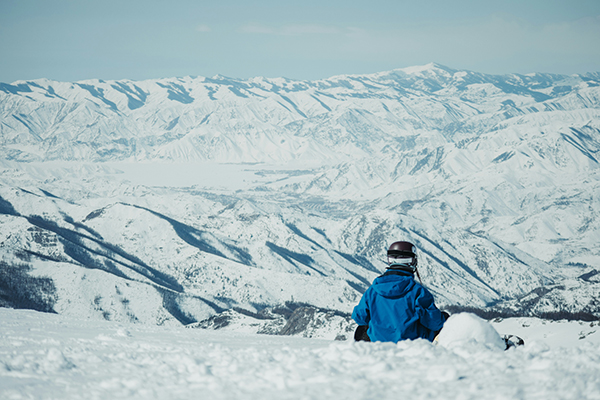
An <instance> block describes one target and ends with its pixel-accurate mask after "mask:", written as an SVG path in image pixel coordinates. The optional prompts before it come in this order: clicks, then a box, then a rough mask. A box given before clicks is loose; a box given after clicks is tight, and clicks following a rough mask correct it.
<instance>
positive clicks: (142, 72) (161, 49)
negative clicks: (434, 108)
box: [0, 0, 600, 82]
mask: <svg viewBox="0 0 600 400" xmlns="http://www.w3.org/2000/svg"><path fill="white" fill-rule="evenodd" d="M429 62H437V63H440V64H444V65H446V66H449V67H452V68H456V69H468V70H472V71H477V72H484V73H493V74H504V73H512V72H518V73H528V72H552V73H563V74H573V73H584V72H591V71H600V0H569V1H562V0H530V1H527V0H515V1H512V0H508V1H507V0H496V1H486V0H458V1H451V0H420V1H419V0H412V1H403V0H395V1H383V0H369V1H367V0H362V1H354V0H336V1H326V0H320V1H313V0H304V1H285V0H279V1H267V0H261V1H241V0H221V1H192V0H170V1H152V0H118V1H113V0H108V1H103V0H95V1H91V0H0V82H13V81H15V80H29V79H36V78H49V79H55V80H62V81H77V80H83V79H91V78H99V79H106V80H110V79H133V80H142V79H151V78H165V77H175V76H186V75H192V76H197V75H200V76H213V75H216V74H222V75H226V76H230V77H235V78H249V77H253V76H265V77H280V76H283V77H287V78H291V79H310V80H312V79H321V78H327V77H330V76H333V75H339V74H362V73H372V72H379V71H387V70H391V69H394V68H403V67H408V66H413V65H422V64H426V63H429Z"/></svg>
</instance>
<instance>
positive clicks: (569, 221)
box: [0, 64, 600, 329]
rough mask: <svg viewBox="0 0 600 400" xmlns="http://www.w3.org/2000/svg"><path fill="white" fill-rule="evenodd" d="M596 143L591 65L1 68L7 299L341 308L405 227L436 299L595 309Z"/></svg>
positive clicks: (152, 310)
mask: <svg viewBox="0 0 600 400" xmlns="http://www.w3.org/2000/svg"><path fill="white" fill-rule="evenodd" d="M599 162H600V73H589V74H585V75H573V76H564V75H552V74H528V75H518V74H512V75H503V76H496V75H486V74H481V73H475V72H470V71H458V70H453V69H451V68H447V67H444V66H441V65H437V64H428V65H425V66H418V67H411V68H405V69H398V70H393V71H389V72H382V73H377V74H371V75H346V76H336V77H332V78H329V79H325V80H319V81H293V80H289V79H284V78H278V79H267V78H254V79H249V80H240V79H232V78H226V77H223V76H216V77H213V78H203V77H196V78H194V77H186V78H173V79H157V80H148V81H140V82H134V81H127V80H123V81H98V80H94V81H82V82H75V83H65V82H55V81H50V80H44V79H41V80H35V81H18V82H14V83H11V84H5V83H2V84H0V168H1V175H0V226H1V229H0V253H1V257H2V258H1V262H2V268H3V269H2V271H3V272H2V273H3V275H2V276H3V277H2V278H0V279H3V281H0V283H1V282H4V283H3V285H4V286H3V291H4V294H2V293H0V302H2V301H4V304H6V305H9V306H10V305H12V306H18V305H19V304H25V303H27V302H29V303H31V304H37V305H38V308H44V307H46V309H52V310H54V311H56V312H59V313H64V314H71V315H76V316H81V317H89V318H106V319H112V320H126V321H139V322H144V323H158V324H162V323H169V322H173V323H186V324H187V323H192V322H199V323H200V322H201V321H204V322H202V323H200V325H203V326H205V327H206V326H215V324H214V319H212V320H209V319H210V318H214V317H215V315H218V314H221V313H225V314H223V316H224V318H225V317H227V318H229V319H230V320H242V319H244V318H246V317H251V318H256V319H258V320H261V318H262V321H272V323H271V325H273V326H280V325H282V324H284V322H282V321H281V320H280V318H279V317H278V316H281V315H285V316H286V317H289V314H290V313H291V312H292V311H294V310H296V309H302V310H303V312H304V313H306V312H307V310H311V308H307V307H305V306H307V305H309V306H313V307H314V309H317V310H320V311H318V312H317V314H319V313H320V314H319V315H321V317H322V316H323V315H334V314H335V315H336V318H337V316H339V315H342V314H343V313H348V312H350V311H351V309H352V307H353V306H354V305H355V304H356V303H357V302H358V299H359V298H360V295H361V292H362V291H363V290H364V289H365V288H366V287H368V285H369V284H370V282H371V281H372V280H373V279H374V278H375V277H376V276H378V274H380V273H381V272H382V271H383V270H384V269H385V250H386V248H387V246H388V245H389V244H390V243H391V242H393V241H395V240H409V241H413V242H414V243H415V244H416V245H417V246H418V248H419V252H420V254H419V257H420V266H421V267H420V272H421V276H422V278H423V281H424V283H425V284H426V285H427V286H428V287H429V288H430V289H431V290H432V291H433V292H434V294H435V296H436V299H437V301H438V303H439V304H440V305H441V306H442V307H443V306H449V305H461V306H467V307H476V308H488V309H490V308H491V309H495V310H504V311H506V310H512V311H514V312H516V313H520V314H526V315H532V314H533V315H539V314H541V313H558V312H571V313H587V314H591V315H596V316H600V303H598V301H597V299H598V298H599V297H600V283H599V280H598V279H599V278H600V274H599V272H600V249H599V248H598V246H597V244H598V243H600V228H598V222H599V219H600V199H599V194H600V172H599ZM8 277H12V278H10V279H9V278H8ZM14 277H19V279H15V278H14ZM7 282H8V283H7ZM24 287H27V288H28V289H27V290H23V289H22V288H24ZM11 290H12V292H11ZM24 292H26V293H29V295H28V296H29V297H27V296H25V295H22V296H21V297H18V296H17V294H19V293H21V294H22V293H24ZM7 293H8V294H7ZM11 293H12V294H11ZM15 299H17V300H18V301H17V300H15ZM29 303H27V304H29ZM303 306H304V307H303ZM282 309H283V310H284V311H281V310H282ZM236 310H237V311H236ZM277 310H280V312H279V314H277V312H276V311H277ZM332 312H333V313H334V314H331V313H332ZM236 313H237V314H236ZM261 313H262V314H261ZM309 313H310V312H309ZM328 313H329V314H328ZM336 313H337V314H336ZM340 313H341V314H340ZM233 314H236V315H237V317H236V315H233ZM238 317H239V318H238ZM242 317H243V318H242ZM332 318H333V317H332ZM340 318H342V317H340ZM210 321H212V322H210ZM336 321H337V320H336ZM335 323H336V324H337V323H339V321H337V322H335ZM211 324H212V325H211ZM265 324H266V325H268V326H270V325H269V323H261V324H259V325H260V329H265V326H266V325H265ZM277 324H279V325H277ZM340 326H341V325H340ZM257 329H258V328H257Z"/></svg>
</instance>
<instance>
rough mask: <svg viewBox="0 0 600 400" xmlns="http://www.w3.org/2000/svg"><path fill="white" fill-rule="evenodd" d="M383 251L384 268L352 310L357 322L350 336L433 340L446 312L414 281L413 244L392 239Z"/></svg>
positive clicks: (375, 338) (373, 338)
mask: <svg viewBox="0 0 600 400" xmlns="http://www.w3.org/2000/svg"><path fill="white" fill-rule="evenodd" d="M387 254H388V265H389V266H388V268H387V271H386V272H385V273H384V274H383V275H381V276H380V277H378V278H376V279H375V280H374V281H373V284H372V285H371V286H370V287H369V288H368V289H367V291H366V292H365V293H364V294H363V296H362V298H361V299H360V302H359V303H358V305H357V306H356V307H354V310H353V312H352V319H354V321H356V323H357V324H358V325H359V326H358V328H357V329H356V332H355V334H354V339H355V340H357V341H359V340H366V341H373V342H394V343H397V342H398V341H400V340H406V339H411V340H412V339H418V338H423V339H427V340H429V341H433V339H434V338H435V336H436V335H437V333H438V332H439V331H440V330H441V329H442V326H443V325H444V322H445V321H446V319H447V317H448V314H447V313H443V312H442V311H440V310H439V309H438V308H437V307H436V306H435V304H434V301H433V296H432V295H431V293H430V292H429V291H428V290H427V289H426V288H425V287H424V286H423V285H421V284H420V283H417V282H416V281H415V278H414V274H415V273H417V276H418V274H419V273H418V271H417V248H416V247H415V246H414V245H413V244H412V243H409V242H394V243H392V245H391V246H390V248H389V249H388V252H387ZM420 280H421V279H420V277H419V281H420Z"/></svg>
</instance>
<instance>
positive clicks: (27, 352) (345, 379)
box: [0, 308, 600, 400]
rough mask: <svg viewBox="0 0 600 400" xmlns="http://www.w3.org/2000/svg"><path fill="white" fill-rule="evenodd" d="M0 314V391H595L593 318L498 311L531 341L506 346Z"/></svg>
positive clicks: (590, 394) (303, 395)
mask: <svg viewBox="0 0 600 400" xmlns="http://www.w3.org/2000/svg"><path fill="white" fill-rule="evenodd" d="M459 316H460V315H459ZM0 321H2V322H1V323H0V398H1V399H119V398H127V399H195V398H198V399H264V400H268V399H403V398H406V399H598V398H600V333H596V330H597V329H598V327H599V325H598V324H597V323H583V322H569V323H567V322H552V323H550V322H545V321H541V320H536V319H531V318H529V319H510V320H505V321H502V322H500V323H498V324H495V326H496V328H497V329H498V330H499V331H500V333H503V332H502V329H503V328H506V327H510V328H511V329H514V330H513V331H511V332H510V333H515V334H518V335H519V336H521V337H522V338H523V339H525V341H526V344H525V346H522V347H518V348H513V349H509V350H508V351H503V350H501V349H499V348H497V347H495V346H494V345H491V344H490V343H486V342H485V340H487V338H488V337H486V336H484V340H483V341H480V342H477V341H473V340H470V341H469V340H467V341H463V342H457V341H454V342H452V343H449V344H447V345H443V344H439V345H435V344H432V343H429V342H427V341H424V340H416V341H406V342H400V343H398V344H391V343H365V342H360V343H355V342H353V341H346V342H336V341H330V340H322V339H304V338H297V337H283V336H267V335H249V334H241V333H235V332H218V331H206V330H198V329H186V328H183V327H158V326H150V325H143V324H128V325H123V324H120V323H115V322H108V321H91V320H86V321H81V320H76V319H72V318H69V317H65V316H61V315H55V314H44V313H38V312H35V311H29V310H14V309H6V308H0ZM462 324H463V328H472V329H470V330H471V331H475V330H477V329H480V328H481V326H480V324H479V323H478V322H477V320H476V319H473V318H463V320H462ZM467 330H469V329H467ZM492 336H493V335H492ZM545 337H548V338H549V340H546V339H545ZM557 343H558V345H557Z"/></svg>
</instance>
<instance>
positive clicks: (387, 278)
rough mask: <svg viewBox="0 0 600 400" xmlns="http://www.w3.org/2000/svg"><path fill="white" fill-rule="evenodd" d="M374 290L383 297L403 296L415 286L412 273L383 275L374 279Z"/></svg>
mask: <svg viewBox="0 0 600 400" xmlns="http://www.w3.org/2000/svg"><path fill="white" fill-rule="evenodd" d="M372 286H373V290H375V291H376V292H377V293H378V294H380V295H381V296H383V297H401V296H404V295H406V293H408V292H410V291H411V289H412V288H413V287H414V286H415V280H414V277H413V276H412V274H410V273H407V274H406V275H404V274H402V275H400V274H390V275H385V274H384V275H382V276H380V277H379V278H377V279H375V280H374V281H373V285H372Z"/></svg>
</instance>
